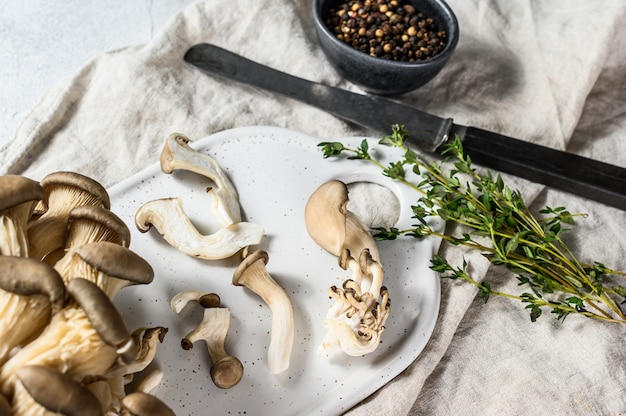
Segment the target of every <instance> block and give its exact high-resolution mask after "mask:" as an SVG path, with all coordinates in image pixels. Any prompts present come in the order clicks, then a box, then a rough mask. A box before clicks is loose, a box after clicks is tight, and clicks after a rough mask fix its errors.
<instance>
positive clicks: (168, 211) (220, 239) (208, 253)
mask: <svg viewBox="0 0 626 416" xmlns="http://www.w3.org/2000/svg"><path fill="white" fill-rule="evenodd" d="M135 224H136V226H137V228H138V229H139V231H141V232H147V231H148V230H149V229H150V228H151V227H155V228H156V229H157V230H158V231H159V233H161V234H162V235H163V237H164V238H165V240H166V241H167V242H168V243H169V244H170V245H171V246H173V247H175V248H177V249H178V250H180V251H182V252H183V253H185V254H187V255H189V256H193V257H198V258H201V259H206V260H217V259H225V258H228V257H230V256H232V255H233V254H235V253H237V252H238V251H239V250H241V249H242V248H244V247H247V246H250V245H256V244H259V243H260V242H261V240H262V239H263V227H261V226H260V225H257V224H253V223H249V222H237V223H234V224H230V225H228V226H224V227H222V228H220V229H219V230H218V231H216V232H215V233H213V234H210V235H202V234H201V233H200V232H199V231H198V230H197V228H196V227H195V226H194V225H193V223H192V222H191V220H190V219H189V217H188V216H187V214H186V213H185V211H184V209H183V203H182V200H181V199H180V198H163V199H157V200H153V201H149V202H146V203H145V204H143V205H142V206H141V207H140V208H139V210H137V213H136V214H135Z"/></svg>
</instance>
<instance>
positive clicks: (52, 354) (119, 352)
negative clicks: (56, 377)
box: [0, 278, 137, 397]
mask: <svg viewBox="0 0 626 416" xmlns="http://www.w3.org/2000/svg"><path fill="white" fill-rule="evenodd" d="M67 291H68V292H69V293H70V294H71V296H72V298H73V299H74V301H72V302H69V304H68V305H66V306H65V307H64V308H63V309H62V310H60V311H59V312H57V313H56V314H54V315H53V316H52V319H51V320H50V323H49V324H48V326H46V328H45V329H44V330H43V332H42V333H41V334H40V335H39V336H38V337H37V338H36V339H34V340H32V341H31V342H29V343H28V344H26V345H25V346H24V347H23V348H22V349H20V350H19V351H17V352H16V353H15V354H14V355H12V356H11V357H10V358H9V359H8V360H7V361H6V362H5V363H4V365H3V366H2V367H1V368H0V391H1V392H2V393H3V394H5V395H6V396H8V397H11V396H12V394H13V390H14V386H15V378H16V373H17V371H18V369H19V368H21V367H24V366H25V365H46V366H49V367H53V368H57V369H59V370H61V371H63V372H64V373H66V374H68V376H70V377H72V378H73V379H75V380H77V381H82V380H83V378H85V377H97V376H101V375H103V374H106V373H107V372H109V371H111V369H113V368H114V367H115V366H118V365H120V363H121V364H122V365H123V364H127V363H130V362H132V361H133V360H134V359H135V357H136V355H137V348H136V346H135V345H134V341H133V339H132V337H131V334H130V333H129V331H128V328H127V327H126V324H125V323H124V321H123V320H122V317H121V316H120V314H119V312H118V311H117V310H116V309H115V306H114V305H113V303H112V302H111V300H110V299H109V298H108V297H107V296H106V294H105V293H104V292H103V291H102V290H101V289H100V288H98V286H96V285H95V284H94V283H91V282H89V281H87V280H85V279H82V278H74V279H72V280H71V281H70V283H69V284H68V285H67Z"/></svg>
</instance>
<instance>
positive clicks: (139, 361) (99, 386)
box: [86, 327, 168, 414]
mask: <svg viewBox="0 0 626 416" xmlns="http://www.w3.org/2000/svg"><path fill="white" fill-rule="evenodd" d="M167 331H168V330H167V328H164V327H154V328H138V329H137V330H135V331H133V333H132V337H133V339H134V342H135V345H136V346H137V357H136V358H135V360H133V361H132V362H131V363H129V364H127V365H122V366H119V367H117V368H115V369H113V370H112V371H109V372H107V373H106V374H104V375H102V376H99V377H96V378H95V379H94V380H90V381H89V382H88V384H87V385H86V387H87V388H88V389H89V390H91V391H92V392H93V393H94V394H95V395H96V396H97V397H98V400H99V401H100V402H101V403H102V407H103V409H108V412H110V413H112V414H119V411H120V408H121V403H122V400H123V399H124V397H125V396H126V386H127V385H128V384H129V383H131V382H132V381H133V380H134V377H135V375H136V374H137V373H139V372H141V371H143V370H145V369H146V367H148V366H149V365H150V364H151V363H152V361H153V360H154V357H155V356H156V352H157V346H158V344H160V343H162V342H163V339H164V338H165V335H166V334H167ZM159 374H161V376H159ZM161 377H162V372H161V371H160V370H155V371H153V372H151V373H150V374H149V375H148V376H146V377H145V378H144V379H143V380H141V381H140V382H139V383H137V385H136V386H135V389H136V390H137V391H144V392H149V390H150V389H152V388H154V387H156V385H157V384H158V383H159V382H160V378H161Z"/></svg>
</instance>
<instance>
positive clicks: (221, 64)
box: [184, 43, 626, 210]
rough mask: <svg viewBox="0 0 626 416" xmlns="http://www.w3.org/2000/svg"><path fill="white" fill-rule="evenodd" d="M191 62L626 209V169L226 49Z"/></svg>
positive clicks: (200, 48)
mask: <svg viewBox="0 0 626 416" xmlns="http://www.w3.org/2000/svg"><path fill="white" fill-rule="evenodd" d="M184 59H185V61H186V62H188V63H190V64H192V65H194V66H196V67H198V68H200V69H201V70H203V71H204V72H206V73H209V74H212V75H217V76H219V77H223V78H227V79H230V80H234V81H239V82H242V83H246V84H249V85H253V86H255V87H259V88H262V89H265V90H269V91H272V92H276V93H279V94H282V95H284V96H286V97H289V98H291V99H295V100H298V101H301V102H304V103H307V104H309V105H313V106H315V107H317V108H319V109H322V110H325V111H327V112H329V113H331V114H333V115H335V116H337V117H340V118H342V119H344V120H347V121H350V122H353V123H356V124H358V125H361V126H364V127H367V128H370V129H373V130H376V131H379V132H382V133H383V134H385V135H387V134H389V133H390V132H391V126H392V125H393V124H401V125H404V127H405V129H406V130H407V131H408V132H409V137H408V138H407V140H408V141H409V143H411V144H413V145H415V146H417V147H418V148H420V149H421V150H423V151H425V152H429V153H435V154H437V153H439V152H441V151H442V150H443V149H444V147H445V144H446V143H447V142H448V141H449V140H450V139H452V138H454V137H456V136H458V137H459V138H460V139H461V142H462V144H463V151H464V153H466V154H467V155H468V156H470V158H471V159H472V163H476V164H478V165H481V166H484V167H487V168H489V169H493V170H496V171H500V172H504V173H508V174H512V175H515V176H518V177H520V178H524V179H527V180H530V181H533V182H537V183H541V184H544V185H546V186H549V187H552V188H555V189H559V190H562V191H565V192H569V193H571V194H575V195H578V196H581V197H584V198H588V199H591V200H595V201H597V202H600V203H603V204H606V205H609V206H613V207H616V208H619V209H621V210H626V169H624V168H621V167H618V166H614V165H610V164H607V163H604V162H601V161H597V160H593V159H588V158H585V157H582V156H578V155H575V154H573V153H568V152H564V151H559V150H555V149H552V148H549V147H545V146H540V145H537V144H534V143H530V142H526V141H523V140H519V139H515V138H512V137H508V136H504V135H501V134H498V133H494V132H490V131H487V130H482V129H479V128H476V127H471V126H462V125H459V124H455V123H453V120H452V119H451V118H443V117H439V116H435V115H432V114H428V113H425V112H423V111H420V110H418V109H416V108H413V107H410V106H407V105H404V104H401V103H398V102H396V101H393V100H391V99H388V98H383V97H379V96H375V95H366V94H358V93H354V92H351V91H346V90H342V89H340V88H335V87H331V86H327V85H324V84H321V83H317V82H312V81H308V80H305V79H302V78H298V77H295V76H292V75H289V74H286V73H284V72H281V71H277V70H275V69H272V68H269V67H267V66H264V65H261V64H258V63H256V62H253V61H251V60H249V59H247V58H244V57H242V56H239V55H236V54H234V53H232V52H229V51H227V50H225V49H222V48H220V47H217V46H215V45H210V44H207V43H201V44H197V45H194V46H192V47H191V48H190V49H189V50H188V51H187V52H186V53H185V57H184Z"/></svg>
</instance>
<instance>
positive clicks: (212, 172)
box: [161, 133, 241, 226]
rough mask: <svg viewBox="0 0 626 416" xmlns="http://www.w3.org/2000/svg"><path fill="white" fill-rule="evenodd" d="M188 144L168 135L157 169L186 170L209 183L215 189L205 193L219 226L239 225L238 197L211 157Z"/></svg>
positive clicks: (179, 137) (184, 139)
mask: <svg viewBox="0 0 626 416" xmlns="http://www.w3.org/2000/svg"><path fill="white" fill-rule="evenodd" d="M189 142H190V140H189V138H187V137H185V136H184V135H182V134H179V133H174V134H171V135H170V136H169V137H168V138H167V139H166V141H165V146H164V147H163V151H162V152H161V169H162V170H163V172H165V173H172V172H173V171H175V170H186V171H190V172H194V173H197V174H199V175H202V176H204V177H206V178H208V179H210V180H211V181H213V183H214V184H215V187H212V188H210V189H209V194H211V195H212V196H213V198H214V201H215V205H214V209H215V212H217V213H218V216H219V218H220V219H221V222H222V224H223V225H224V226H227V225H230V224H235V223H238V222H241V207H240V206H239V196H238V195H237V191H236V189H235V186H234V185H233V184H232V182H231V181H230V179H229V178H228V175H226V173H225V172H224V170H223V169H222V167H221V166H220V165H219V164H218V163H217V162H216V161H215V160H214V159H213V158H212V157H210V156H209V155H207V154H205V153H200V152H199V151H197V150H195V149H193V148H192V147H191V146H189Z"/></svg>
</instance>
